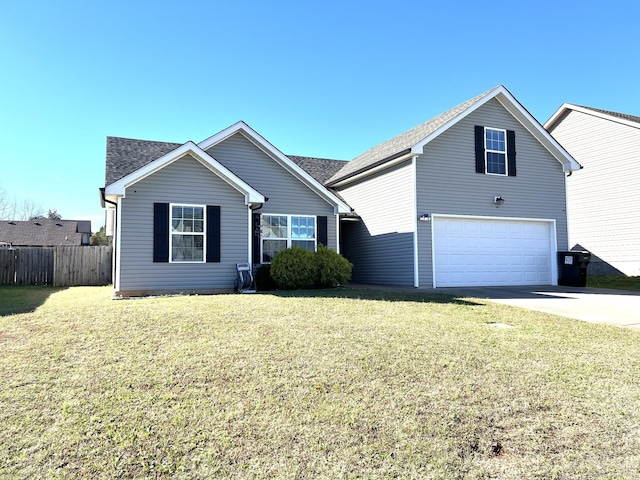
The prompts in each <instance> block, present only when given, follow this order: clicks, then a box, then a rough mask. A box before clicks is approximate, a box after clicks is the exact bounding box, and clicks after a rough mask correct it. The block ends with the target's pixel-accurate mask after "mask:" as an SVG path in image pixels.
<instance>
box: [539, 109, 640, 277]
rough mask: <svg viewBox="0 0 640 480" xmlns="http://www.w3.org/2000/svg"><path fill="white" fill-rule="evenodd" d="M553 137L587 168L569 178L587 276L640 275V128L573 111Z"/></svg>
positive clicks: (573, 231) (574, 235)
mask: <svg viewBox="0 0 640 480" xmlns="http://www.w3.org/2000/svg"><path fill="white" fill-rule="evenodd" d="M551 133H552V135H553V136H554V137H555V138H556V139H557V140H558V141H559V142H560V143H561V144H562V146H563V147H564V148H566V149H567V151H568V152H569V153H570V154H571V155H572V156H573V157H574V158H575V159H576V160H577V161H578V162H580V164H582V166H583V167H584V168H583V169H582V170H580V171H578V172H574V173H573V175H571V177H569V178H568V179H567V198H568V212H569V241H570V245H571V246H574V245H576V244H578V245H580V246H582V247H583V248H586V249H587V250H589V251H591V252H592V254H594V255H595V257H594V258H593V259H592V264H591V265H590V266H589V273H592V274H599V273H615V272H616V271H617V272H618V273H620V272H622V273H624V274H626V275H640V169H639V168H638V166H640V125H639V128H634V127H631V126H629V125H625V124H622V123H619V122H616V121H611V120H606V119H603V118H599V117H597V116H595V115H588V114H586V113H582V112H577V111H575V110H570V111H569V113H568V114H567V115H565V116H564V118H561V119H560V121H559V123H558V124H557V125H556V127H555V128H553V129H552V130H551Z"/></svg>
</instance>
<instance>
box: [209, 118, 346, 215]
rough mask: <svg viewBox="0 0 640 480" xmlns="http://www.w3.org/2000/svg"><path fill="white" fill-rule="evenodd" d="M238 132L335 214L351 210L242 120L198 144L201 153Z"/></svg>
mask: <svg viewBox="0 0 640 480" xmlns="http://www.w3.org/2000/svg"><path fill="white" fill-rule="evenodd" d="M238 132H240V133H241V134H242V135H244V137H245V138H246V139H247V140H249V141H250V142H251V143H253V144H254V145H255V146H256V147H258V148H259V149H260V150H262V151H263V152H265V153H266V154H267V155H269V156H270V157H271V158H273V159H274V160H275V161H276V162H278V163H279V164H280V165H281V166H282V167H283V168H284V169H286V170H287V171H288V172H289V173H291V174H292V175H294V176H295V177H297V178H298V179H299V180H300V181H302V182H303V183H304V184H305V185H307V187H309V188H310V189H311V190H313V191H314V192H315V193H316V194H318V195H319V196H320V197H322V198H324V200H325V201H327V202H328V203H330V204H332V205H333V206H334V210H335V212H336V213H350V212H351V208H350V207H349V205H347V204H346V203H344V202H343V201H342V200H340V199H339V198H338V197H336V196H335V195H334V194H332V193H331V192H330V191H329V190H327V189H326V188H325V187H324V185H322V184H321V183H320V182H318V181H317V180H316V179H315V178H313V177H312V176H311V175H309V174H308V173H307V172H306V171H305V170H304V169H302V168H301V167H299V166H298V165H297V164H296V163H295V162H293V161H291V159H290V158H289V157H287V156H286V155H285V154H284V153H282V152H281V151H280V150H278V149H277V148H276V147H274V146H273V145H272V144H271V142H269V141H268V140H267V139H266V138H264V137H263V136H262V135H260V134H259V133H258V132H256V131H255V130H254V129H253V128H251V127H250V126H249V125H247V124H246V123H245V122H243V121H242V120H241V121H239V122H236V123H234V124H233V125H231V126H230V127H227V128H225V129H224V130H222V131H221V132H218V133H216V134H215V135H213V136H211V137H209V138H207V139H206V140H203V141H202V142H200V143H199V144H198V147H200V148H201V149H202V150H203V151H204V150H208V149H209V148H211V147H212V146H214V145H216V144H218V143H220V142H221V141H223V140H224V139H226V138H228V137H230V136H231V135H234V134H235V133H238Z"/></svg>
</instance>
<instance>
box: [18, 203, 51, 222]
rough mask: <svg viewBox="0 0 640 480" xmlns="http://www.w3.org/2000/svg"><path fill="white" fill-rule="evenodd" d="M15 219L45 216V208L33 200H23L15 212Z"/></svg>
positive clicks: (32, 218) (31, 218)
mask: <svg viewBox="0 0 640 480" xmlns="http://www.w3.org/2000/svg"><path fill="white" fill-rule="evenodd" d="M14 216H15V218H14V220H34V219H36V218H43V217H44V210H42V207H41V206H40V205H37V204H36V203H35V202H34V201H33V200H29V199H26V200H23V201H22V203H21V204H20V206H19V207H18V209H17V211H16V213H15V215H14Z"/></svg>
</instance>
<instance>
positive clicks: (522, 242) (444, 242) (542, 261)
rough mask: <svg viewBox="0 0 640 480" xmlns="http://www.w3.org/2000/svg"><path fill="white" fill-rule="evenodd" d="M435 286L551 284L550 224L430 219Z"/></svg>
mask: <svg viewBox="0 0 640 480" xmlns="http://www.w3.org/2000/svg"><path fill="white" fill-rule="evenodd" d="M433 229H434V242H433V249H434V252H433V253H434V272H435V281H436V286H465V285H470V286H471V285H540V284H551V283H552V280H551V258H552V255H551V250H552V245H554V244H555V243H554V242H552V240H554V239H555V237H554V236H553V232H552V223H551V222H544V221H521V220H510V219H504V220H502V219H474V218H453V217H452V218H447V217H434V219H433Z"/></svg>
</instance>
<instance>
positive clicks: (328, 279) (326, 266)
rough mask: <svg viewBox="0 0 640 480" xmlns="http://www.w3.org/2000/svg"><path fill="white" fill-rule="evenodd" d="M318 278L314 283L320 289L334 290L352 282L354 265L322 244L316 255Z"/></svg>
mask: <svg viewBox="0 0 640 480" xmlns="http://www.w3.org/2000/svg"><path fill="white" fill-rule="evenodd" d="M314 260H315V263H316V277H315V279H314V283H315V285H316V287H319V288H332V287H336V286H338V285H342V284H345V283H347V282H348V281H349V280H351V268H352V267H353V265H352V264H351V263H350V262H349V261H348V260H347V259H346V258H344V257H343V256H342V255H340V254H339V253H337V252H334V251H333V250H331V249H330V248H328V247H325V246H324V245H322V244H320V245H318V251H317V252H316V253H315V255H314Z"/></svg>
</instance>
